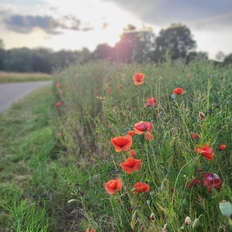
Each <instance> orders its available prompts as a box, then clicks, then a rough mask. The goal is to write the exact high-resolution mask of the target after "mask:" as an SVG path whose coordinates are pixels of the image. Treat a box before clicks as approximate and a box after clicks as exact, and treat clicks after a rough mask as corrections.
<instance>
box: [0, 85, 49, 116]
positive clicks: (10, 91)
mask: <svg viewBox="0 0 232 232" xmlns="http://www.w3.org/2000/svg"><path fill="white" fill-rule="evenodd" d="M50 84H52V81H39V82H24V83H11V84H1V85H0V113H2V112H3V111H5V110H7V109H9V108H10V107H11V106H12V104H13V103H15V102H17V101H18V100H20V99H21V98H23V97H24V96H26V95H27V94H29V93H31V92H33V91H34V90H36V89H38V88H40V87H42V86H46V85H50Z"/></svg>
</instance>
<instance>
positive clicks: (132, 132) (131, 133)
mask: <svg viewBox="0 0 232 232" xmlns="http://www.w3.org/2000/svg"><path fill="white" fill-rule="evenodd" d="M127 134H128V135H130V136H134V135H135V134H136V133H135V131H128V133H127Z"/></svg>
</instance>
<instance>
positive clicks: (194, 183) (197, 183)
mask: <svg viewBox="0 0 232 232" xmlns="http://www.w3.org/2000/svg"><path fill="white" fill-rule="evenodd" d="M201 183H202V181H201V180H199V179H194V180H191V181H189V182H188V183H187V186H186V187H187V188H193V187H196V186H197V185H199V184H201Z"/></svg>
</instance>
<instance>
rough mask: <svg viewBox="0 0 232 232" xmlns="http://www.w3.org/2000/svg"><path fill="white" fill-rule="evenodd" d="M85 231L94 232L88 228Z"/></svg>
mask: <svg viewBox="0 0 232 232" xmlns="http://www.w3.org/2000/svg"><path fill="white" fill-rule="evenodd" d="M85 232H95V230H92V229H91V230H89V228H87V229H86V231H85Z"/></svg>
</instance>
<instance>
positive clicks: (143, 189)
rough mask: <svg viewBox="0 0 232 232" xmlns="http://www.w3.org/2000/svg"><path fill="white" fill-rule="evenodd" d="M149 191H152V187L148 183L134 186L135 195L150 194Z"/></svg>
mask: <svg viewBox="0 0 232 232" xmlns="http://www.w3.org/2000/svg"><path fill="white" fill-rule="evenodd" d="M149 190H150V186H149V185H148V184H146V183H142V182H137V183H135V184H134V185H133V192H134V193H142V192H148V191H149Z"/></svg>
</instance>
